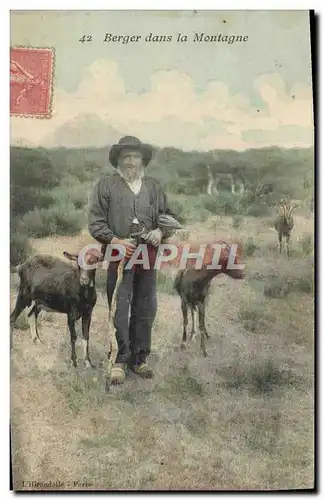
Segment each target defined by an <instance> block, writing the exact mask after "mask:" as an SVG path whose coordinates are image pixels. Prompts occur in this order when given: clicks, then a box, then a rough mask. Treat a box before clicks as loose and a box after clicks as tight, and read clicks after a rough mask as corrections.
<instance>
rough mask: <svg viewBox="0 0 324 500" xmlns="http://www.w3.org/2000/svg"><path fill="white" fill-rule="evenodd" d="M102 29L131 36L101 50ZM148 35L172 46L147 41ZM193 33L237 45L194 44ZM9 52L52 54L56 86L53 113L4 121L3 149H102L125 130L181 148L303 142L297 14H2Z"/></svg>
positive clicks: (302, 25) (303, 77)
mask: <svg viewBox="0 0 324 500" xmlns="http://www.w3.org/2000/svg"><path fill="white" fill-rule="evenodd" d="M224 21H225V22H224ZM106 33H112V34H115V35H141V36H142V39H141V40H139V42H137V43H128V44H122V43H105V42H103V40H104V38H105V34H106ZM149 33H153V34H154V35H171V36H172V41H171V42H162V43H156V42H151V43H146V42H145V41H144V38H145V36H146V35H148V34H149ZM178 33H182V34H186V35H187V36H188V42H186V43H177V42H176V37H177V34H178ZM194 33H205V34H206V35H218V34H219V33H221V34H223V35H233V34H234V35H242V36H248V40H247V41H246V42H241V43H233V44H227V43H220V42H214V43H212V42H202V43H194V42H193V41H192V40H193V37H194ZM84 34H91V35H92V42H85V43H80V42H79V39H80V37H81V36H82V35H84ZM16 45H20V46H21V45H28V46H35V47H54V48H55V78H54V100H53V117H52V118H51V119H48V120H35V119H27V118H19V117H12V118H11V142H12V143H13V144H15V143H17V142H18V143H19V141H20V143H22V144H24V143H25V144H33V145H43V146H59V145H66V146H104V145H106V144H109V143H110V142H111V137H113V139H114V140H118V137H119V136H120V135H124V134H132V135H137V136H138V137H139V138H140V139H141V140H143V141H147V142H150V143H152V144H154V145H156V146H175V147H179V148H183V149H185V150H190V149H200V150H209V149H236V150H243V149H246V148H249V147H263V146H270V145H278V146H283V147H295V146H297V147H307V146H310V145H312V144H313V106H312V86H311V81H312V74H311V52H310V28H309V13H308V11H201V12H200V11H197V13H194V12H193V11H176V12H175V11H164V12H162V11H160V12H154V11H146V12H145V11H144V12H143V11H129V12H125V11H124V12H121V11H102V12H100V11H92V12H91V11H70V12H67V11H56V12H55V11H52V12H51V11H43V12H41V11H36V12H13V13H12V14H11V46H16ZM106 137H107V139H106Z"/></svg>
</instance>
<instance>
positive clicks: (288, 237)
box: [286, 234, 290, 259]
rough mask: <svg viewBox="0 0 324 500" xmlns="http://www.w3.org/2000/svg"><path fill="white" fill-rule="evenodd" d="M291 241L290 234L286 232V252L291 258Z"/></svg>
mask: <svg viewBox="0 0 324 500" xmlns="http://www.w3.org/2000/svg"><path fill="white" fill-rule="evenodd" d="M289 241H290V234H286V253H287V257H288V259H289Z"/></svg>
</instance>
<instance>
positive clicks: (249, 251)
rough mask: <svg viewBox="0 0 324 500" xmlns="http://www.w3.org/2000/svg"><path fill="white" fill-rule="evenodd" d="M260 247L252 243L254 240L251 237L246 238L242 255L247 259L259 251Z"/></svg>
mask: <svg viewBox="0 0 324 500" xmlns="http://www.w3.org/2000/svg"><path fill="white" fill-rule="evenodd" d="M259 249H260V247H259V245H257V244H256V243H254V240H253V238H252V237H250V238H248V239H247V241H246V242H245V243H244V249H243V252H244V255H246V256H247V257H251V256H252V255H253V254H254V252H255V251H256V250H259Z"/></svg>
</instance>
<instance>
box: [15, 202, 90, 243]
mask: <svg viewBox="0 0 324 500" xmlns="http://www.w3.org/2000/svg"><path fill="white" fill-rule="evenodd" d="M83 226H84V214H83V212H82V211H81V210H75V208H74V206H73V205H72V204H61V205H59V206H54V207H50V208H48V209H42V208H41V209H38V208H36V209H35V210H32V211H31V212H28V213H27V214H25V215H24V216H23V217H22V218H21V219H20V222H19V226H18V227H20V228H24V230H25V231H26V232H27V234H28V236H30V237H33V238H42V237H44V236H50V235H52V234H59V235H71V236H72V235H74V234H77V233H79V232H80V231H81V229H82V228H83Z"/></svg>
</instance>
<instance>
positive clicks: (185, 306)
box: [181, 299, 188, 349]
mask: <svg viewBox="0 0 324 500" xmlns="http://www.w3.org/2000/svg"><path fill="white" fill-rule="evenodd" d="M181 310H182V317H183V335H182V344H181V348H182V349H185V347H186V342H187V326H188V304H187V302H186V301H185V300H184V299H181Z"/></svg>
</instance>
